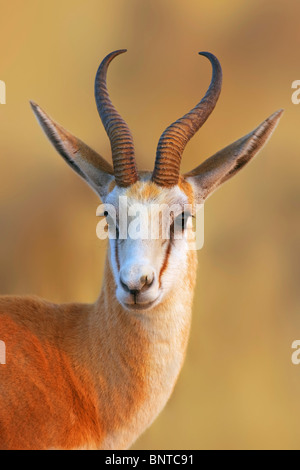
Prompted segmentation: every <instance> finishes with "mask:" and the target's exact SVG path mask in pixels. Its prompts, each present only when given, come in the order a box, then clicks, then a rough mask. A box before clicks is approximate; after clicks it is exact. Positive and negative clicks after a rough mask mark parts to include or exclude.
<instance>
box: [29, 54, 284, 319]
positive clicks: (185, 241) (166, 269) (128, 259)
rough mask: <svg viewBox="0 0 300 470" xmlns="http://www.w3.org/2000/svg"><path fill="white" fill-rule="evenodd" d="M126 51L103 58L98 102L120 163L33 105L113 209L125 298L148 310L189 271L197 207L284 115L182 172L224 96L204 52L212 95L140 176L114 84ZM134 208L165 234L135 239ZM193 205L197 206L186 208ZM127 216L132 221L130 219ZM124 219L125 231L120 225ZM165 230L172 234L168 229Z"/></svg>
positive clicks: (168, 135) (114, 251)
mask: <svg viewBox="0 0 300 470" xmlns="http://www.w3.org/2000/svg"><path fill="white" fill-rule="evenodd" d="M123 52H126V51H125V50H120V51H116V52H112V53H111V54H109V55H108V56H107V57H106V58H105V59H104V60H103V62H102V63H101V65H100V67H99V69H98V72H97V75H96V81H95V97H96V104H97V108H98V112H99V115H100V118H101V120H102V123H103V125H104V127H105V130H106V132H107V135H108V137H109V139H110V143H111V151H112V160H113V166H111V165H110V164H109V163H108V162H107V161H106V160H104V159H103V158H102V157H101V156H100V155H99V154H98V153H96V152H95V151H94V150H92V149H91V148H90V147H88V146H87V145H86V144H85V143H83V142H82V141H81V140H79V139H78V138H76V137H74V136H73V135H71V134H70V133H69V132H68V131H66V130H65V129H64V128H63V127H61V126H60V125H59V124H57V123H56V122H54V121H53V120H52V119H51V118H50V117H49V116H48V115H47V114H46V113H45V112H44V111H42V110H41V108H40V107H39V106H38V105H36V104H34V103H33V102H31V105H32V108H33V111H34V113H35V115H36V117H37V119H38V121H39V123H40V125H41V126H42V128H43V130H44V131H45V133H46V135H47V136H48V138H49V139H50V141H51V142H52V144H53V145H54V147H55V148H56V150H57V151H58V152H59V153H60V154H61V155H62V157H63V158H64V159H65V160H66V162H67V163H68V164H69V165H70V166H71V167H72V168H73V169H74V170H75V171H76V172H77V173H78V174H79V175H80V176H81V177H82V178H84V179H85V180H86V182H87V183H88V184H89V185H90V186H91V187H92V188H93V189H94V190H95V191H96V193H97V194H98V195H99V196H100V198H101V199H102V201H103V203H104V205H105V207H107V209H106V210H105V209H104V211H103V215H104V216H105V217H106V219H107V223H108V226H109V229H112V228H113V229H114V230H113V231H114V233H115V234H116V237H111V239H110V261H111V267H112V271H113V274H114V278H115V284H116V296H117V299H118V301H119V302H120V303H121V304H122V305H123V306H124V307H125V308H127V309H132V310H133V309H138V310H146V309H149V308H151V307H153V306H154V305H157V304H158V303H159V302H160V301H161V300H162V299H163V298H164V296H165V295H166V293H168V292H170V291H171V289H174V288H176V283H177V282H178V272H180V271H181V270H182V269H184V266H187V260H188V251H189V249H190V248H191V243H193V237H192V236H190V235H191V233H190V232H191V231H192V224H191V219H192V216H193V215H194V213H193V212H194V211H195V206H196V204H203V203H204V201H205V200H206V199H207V198H208V197H209V196H210V195H211V194H212V193H213V192H214V191H215V190H216V189H217V188H218V187H219V186H220V185H221V184H223V183H224V182H225V181H227V180H228V179H229V178H231V177H232V176H234V175H235V174H236V173H238V172H239V171H240V170H241V169H242V168H243V167H244V166H245V165H246V164H247V163H248V162H249V161H250V160H251V159H252V158H253V157H254V156H255V154H256V153H257V152H258V151H259V150H260V149H261V148H262V147H263V145H264V144H265V143H266V141H267V140H268V138H269V137H270V135H271V134H272V132H273V131H274V129H275V127H276V125H277V123H278V121H279V118H280V116H281V114H282V112H283V111H282V110H280V111H277V112H276V113H274V114H273V115H272V116H270V117H269V118H268V119H266V120H265V121H263V122H262V124H260V125H259V126H258V127H257V128H256V129H255V130H254V131H252V132H250V133H249V134H247V135H246V136H245V137H242V138H241V139H239V140H237V141H236V142H234V143H233V144H231V145H229V146H228V147H226V148H225V149H223V150H221V151H219V152H218V153H216V154H215V155H213V156H212V157H210V158H209V159H208V160H206V161H205V162H203V163H202V164H200V165H199V166H198V167H197V168H195V169H194V170H192V171H191V172H189V173H187V174H185V175H181V174H180V162H181V157H182V154H183V151H184V149H185V147H186V145H187V143H188V142H189V140H190V139H191V138H192V137H193V136H194V135H195V134H196V132H197V131H198V130H199V129H200V127H201V126H202V125H203V124H204V123H205V121H206V120H207V118H208V117H209V116H210V114H211V112H212V111H213V109H214V107H215V105H216V103H217V100H218V98H219V95H220V92H221V85H222V69H221V66H220V63H219V61H218V60H217V58H216V57H215V56H214V55H213V54H211V53H209V52H201V53H200V55H202V56H205V57H206V58H208V59H209V61H210V62H211V65H212V70H213V73H212V80H211V83H210V86H209V88H208V90H207V93H206V95H205V96H204V98H203V99H202V100H201V101H200V103H199V104H197V105H196V106H195V107H194V108H193V109H192V110H191V111H190V112H189V113H187V114H186V115H185V116H183V117H182V118H180V119H179V120H177V121H175V122H174V123H173V124H171V125H170V126H169V127H168V128H167V129H166V130H165V132H164V133H163V134H162V136H161V138H160V140H159V143H158V147H157V154H156V160H155V166H154V170H153V171H152V172H147V171H145V172H138V169H137V165H136V160H135V151H134V144H133V138H132V135H131V132H130V130H129V128H128V126H127V124H126V123H125V121H124V120H123V119H122V117H121V116H120V114H119V113H118V112H117V110H116V109H115V107H114V106H113V104H112V102H111V100H110V97H109V94H108V91H107V85H106V77H107V69H108V66H109V64H110V63H111V61H112V60H113V59H114V58H115V57H116V56H118V55H119V54H122V53H123ZM120 201H122V204H121V205H120ZM133 207H140V208H141V213H142V214H143V216H140V217H139V226H141V225H142V226H143V225H144V224H147V228H148V227H149V221H150V219H151V222H150V225H151V223H153V220H156V222H157V225H158V231H156V232H155V233H156V235H157V236H155V237H149V236H148V237H145V236H143V237H142V236H141V237H132V236H130V234H129V233H128V232H129V225H130V223H132V222H133V220H132V217H133V216H132V214H133V212H132V208H133ZM170 207H172V208H173V207H174V208H175V209H174V210H172V211H170ZM186 207H188V208H190V209H188V210H186V209H185V208H186ZM110 208H113V209H114V211H113V212H114V215H112V214H111V213H110ZM164 212H168V216H167V217H164V215H165V214H164ZM125 213H126V214H127V216H128V217H126V218H125V219H126V221H125V222H124V215H125ZM121 218H122V220H123V227H122V228H121V227H120V226H119V225H120V219H121ZM124 223H125V225H126V230H125V232H127V230H128V232H127V234H124V233H122V236H120V230H122V232H124ZM165 225H167V228H169V230H164V229H165V228H166V227H165ZM176 227H177V230H176V232H181V234H182V236H174V231H175V228H176ZM142 228H143V227H142ZM113 231H112V232H113ZM141 232H143V230H141ZM148 233H149V231H148ZM151 233H152V232H151ZM166 234H168V235H169V236H165V235H166ZM126 235H127V236H126Z"/></svg>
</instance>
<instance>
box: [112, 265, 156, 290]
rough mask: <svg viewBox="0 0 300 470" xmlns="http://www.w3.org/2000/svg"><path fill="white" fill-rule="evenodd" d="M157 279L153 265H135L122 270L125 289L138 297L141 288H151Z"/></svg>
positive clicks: (121, 278)
mask: <svg viewBox="0 0 300 470" xmlns="http://www.w3.org/2000/svg"><path fill="white" fill-rule="evenodd" d="M154 279H155V271H154V269H153V268H152V267H151V266H147V265H134V266H130V267H124V268H122V269H121V271H120V282H121V285H122V287H123V289H124V290H125V291H126V292H129V293H130V294H132V295H133V296H134V297H136V296H137V295H138V294H139V293H140V292H141V290H142V289H143V290H145V289H146V288H149V287H150V286H151V285H152V284H153V282H154Z"/></svg>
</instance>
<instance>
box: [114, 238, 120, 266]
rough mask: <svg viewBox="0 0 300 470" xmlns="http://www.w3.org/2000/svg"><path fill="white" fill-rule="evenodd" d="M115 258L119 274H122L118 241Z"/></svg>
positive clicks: (116, 241) (116, 242)
mask: <svg viewBox="0 0 300 470" xmlns="http://www.w3.org/2000/svg"><path fill="white" fill-rule="evenodd" d="M115 244H116V245H115V257H116V263H117V269H118V272H120V260H119V246H118V239H116V240H115Z"/></svg>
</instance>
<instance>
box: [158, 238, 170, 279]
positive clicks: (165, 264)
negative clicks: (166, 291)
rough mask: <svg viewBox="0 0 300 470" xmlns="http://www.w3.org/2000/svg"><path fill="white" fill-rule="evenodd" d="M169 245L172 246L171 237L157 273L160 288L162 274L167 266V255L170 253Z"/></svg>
mask: <svg viewBox="0 0 300 470" xmlns="http://www.w3.org/2000/svg"><path fill="white" fill-rule="evenodd" d="M171 247H172V239H171V238H170V240H169V244H168V248H167V251H166V254H165V259H164V262H163V265H162V267H161V270H160V273H159V287H160V288H161V279H162V276H163V274H164V272H165V270H166V269H167V267H168V262H169V257H170V253H171Z"/></svg>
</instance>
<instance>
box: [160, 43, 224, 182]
mask: <svg viewBox="0 0 300 470" xmlns="http://www.w3.org/2000/svg"><path fill="white" fill-rule="evenodd" d="M199 54H200V55H203V56H204V57H207V58H208V59H209V60H210V62H211V64H212V68H213V74H212V80H211V83H210V86H209V88H208V90H207V92H206V95H205V96H204V98H203V99H202V100H201V101H200V103H199V104H197V106H195V108H193V109H192V110H191V111H190V112H189V113H187V114H186V115H185V116H183V117H182V118H181V119H178V121H176V122H174V123H173V124H171V125H170V126H169V127H168V128H167V129H166V130H165V132H164V133H163V134H162V136H161V138H160V140H159V143H158V146H157V153H156V160H155V167H154V172H153V175H152V180H153V181H154V182H155V183H156V184H158V185H159V186H175V185H176V184H177V183H178V180H179V175H180V162H181V157H182V153H183V151H184V149H185V147H186V145H187V143H188V142H189V140H190V139H191V138H192V137H193V136H194V135H195V134H196V132H197V131H198V130H199V129H200V127H201V126H203V124H204V123H205V121H206V120H207V118H208V117H209V116H210V114H211V113H212V111H213V109H214V107H215V106H216V104H217V101H218V98H219V96H220V92H221V87H222V68H221V65H220V62H219V61H218V59H217V58H216V57H215V56H214V55H213V54H211V53H210V52H199Z"/></svg>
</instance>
